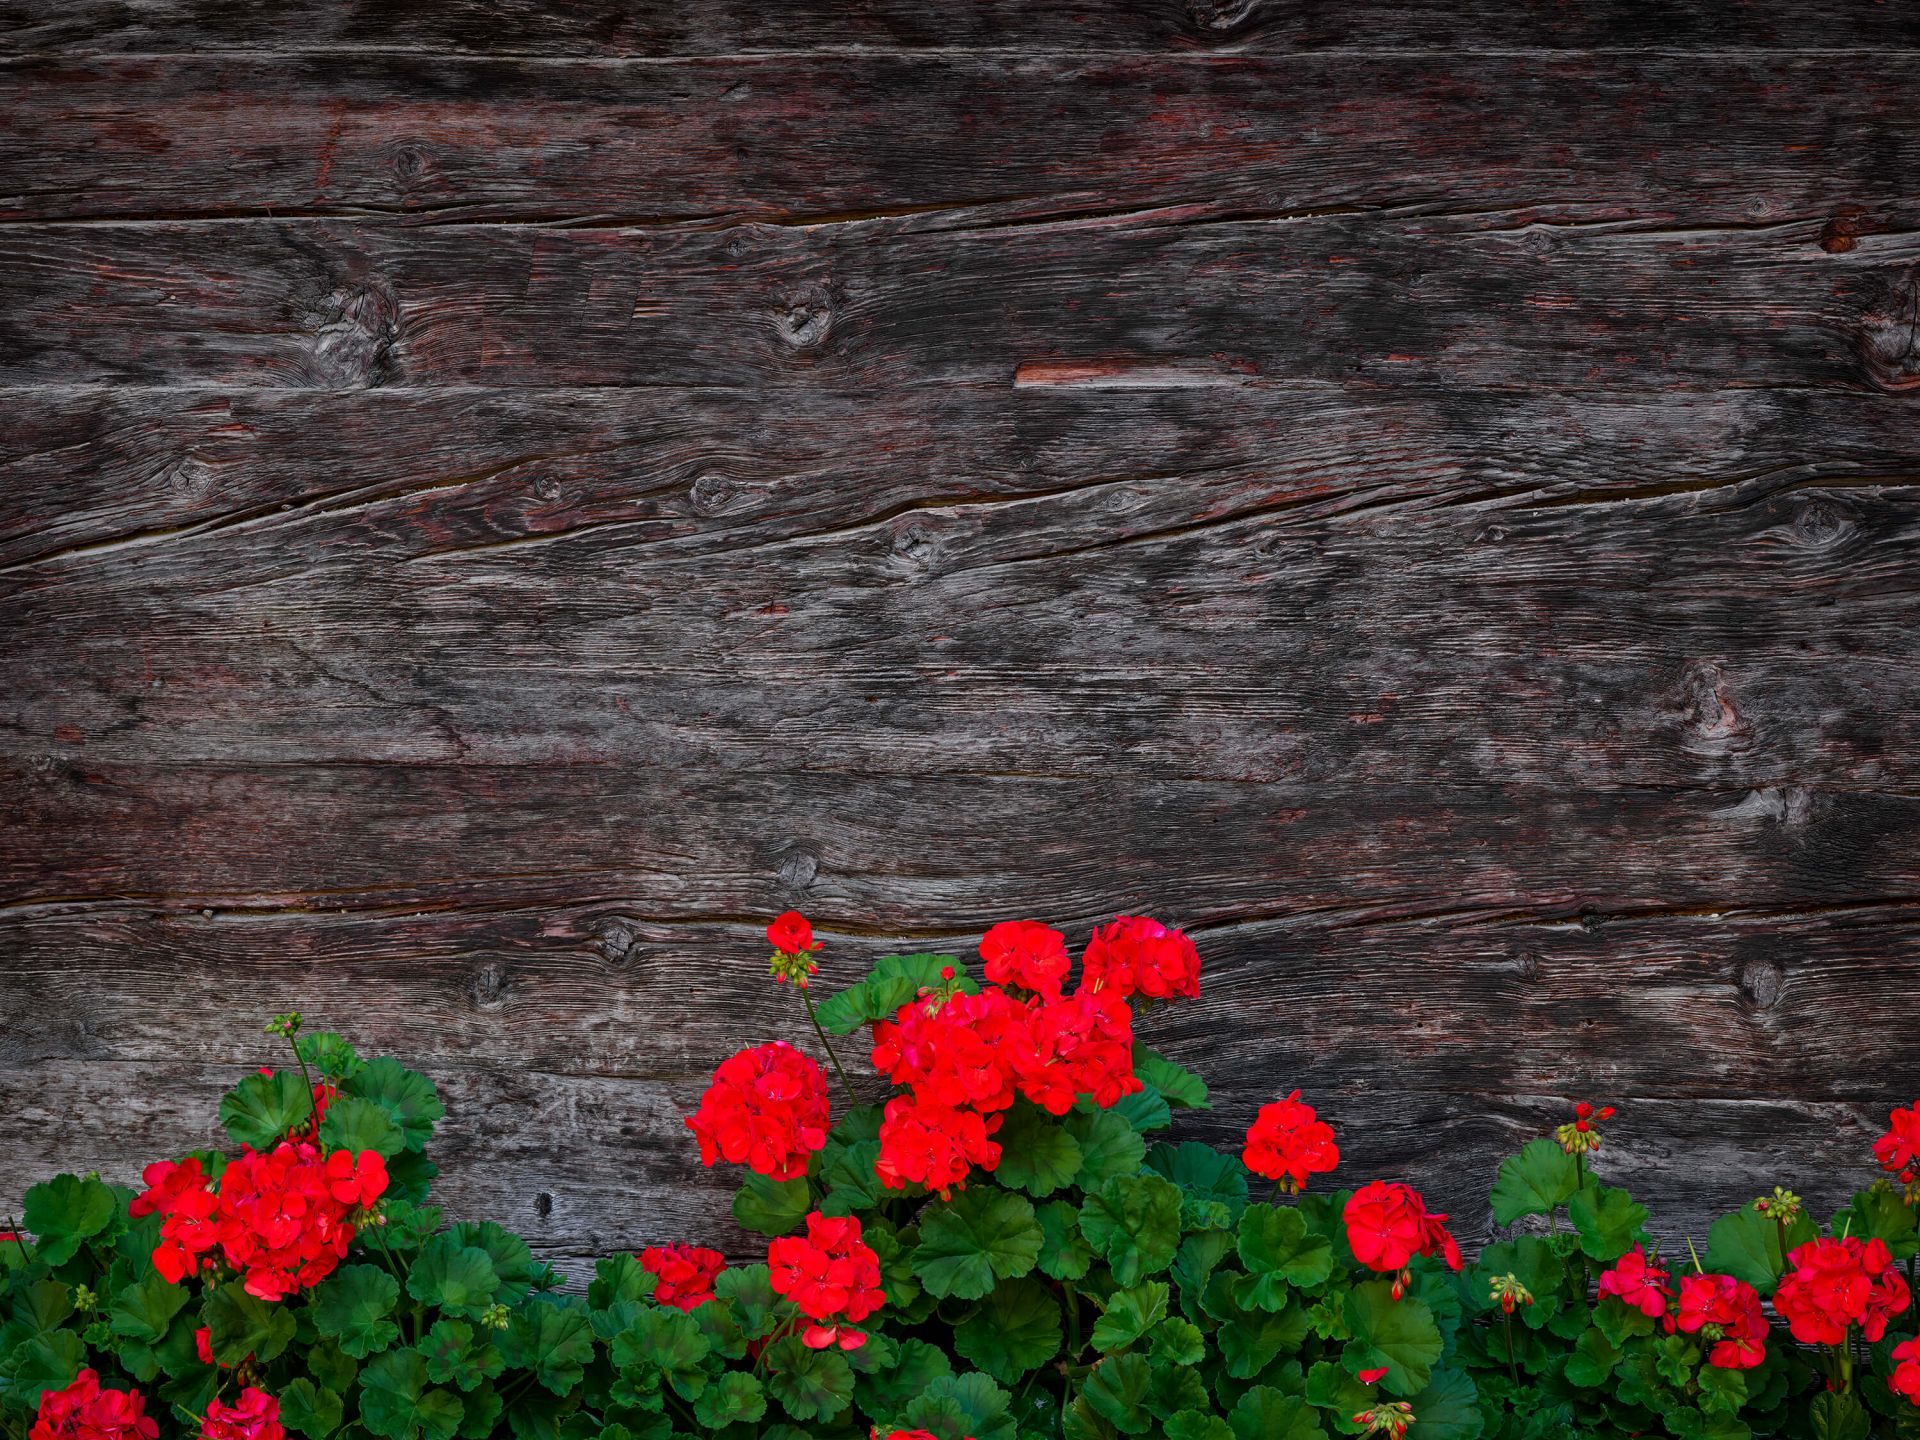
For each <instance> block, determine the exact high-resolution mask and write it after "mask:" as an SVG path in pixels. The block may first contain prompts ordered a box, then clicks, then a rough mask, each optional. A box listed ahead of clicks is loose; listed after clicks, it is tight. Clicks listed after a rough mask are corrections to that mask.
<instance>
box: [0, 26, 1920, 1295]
mask: <svg viewBox="0 0 1920 1440" xmlns="http://www.w3.org/2000/svg"><path fill="white" fill-rule="evenodd" d="M0 51H4V52H6V53H7V54H8V55H10V56H11V57H12V58H9V59H5V60H0V106H4V111H3V112H0V113H4V114H5V115H6V121H5V123H4V124H0V262H3V263H0V635H3V636H4V641H3V642H0V1210H3V1209H4V1208H5V1207H6V1206H8V1205H12V1204H15V1203H17V1200H18V1197H19V1194H20V1192H21V1191H22V1190H24V1189H25V1188H26V1186H27V1185H28V1184H30V1183H32V1181H33V1180H34V1179H35V1178H37V1177H38V1176H39V1175H40V1174H42V1173H44V1172H45V1171H46V1170H47V1169H49V1168H53V1167H58V1166H66V1167H70V1168H98V1169H100V1170H101V1171H102V1172H103V1173H106V1174H109V1175H111V1176H113V1177H115V1178H122V1179H124V1178H129V1177H131V1176H132V1175H133V1174H134V1173H135V1172H136V1171H137V1169H138V1167H139V1165H140V1164H141V1163H143V1162H144V1161H145V1160H147V1159H150V1158H153V1157H154V1156H156V1155H160V1154H163V1153H166V1152H169V1151H173V1150H177V1149H180V1148H182V1147H185V1146H188V1145H192V1144H199V1143H204V1142H206V1141H207V1140H208V1139H210V1138H211V1135H212V1122H213V1113H214V1106H215V1104H216V1101H217V1097H218V1095H219V1093H220V1091H221V1090H222V1089H223V1088H224V1087H225V1085H227V1084H229V1083H231V1080H232V1079H233V1078H234V1076H236V1075H237V1074H241V1073H244V1072H245V1071H246V1070H247V1069H249V1068H251V1067H252V1066H254V1065H256V1064H258V1063H260V1062H261V1061H262V1060H263V1059H271V1056H270V1054H269V1053H268V1047H267V1046H266V1043H265V1040H264V1037H260V1038H256V1034H255V1032H256V1027H257V1026H258V1025H259V1024H260V1023H261V1021H262V1019H263V1018H264V1017H265V1016H266V1015H267V1014H269V1013H271V1012H273V1011H275V1010H279V1009H283V1008H287V1007H289V1006H297V1007H299V1008H300V1009H302V1010H303V1011H305V1012H307V1013H308V1014H309V1015H310V1016H311V1017H313V1019H314V1020H315V1022H316V1023H319V1024H328V1025H333V1026H337V1027H338V1028H341V1029H344V1030H347V1031H348V1032H350V1033H352V1034H353V1035H354V1037H355V1038H356V1040H358V1041H359V1042H360V1043H361V1044H362V1045H363V1047H364V1048H366V1049H368V1050H372V1051H384V1052H390V1053H395V1054H398V1055H401V1056H403V1057H405V1058H407V1059H408V1060H409V1061H410V1062H413V1063H417V1064H418V1065H419V1066H421V1068H423V1069H425V1070H427V1071H428V1072H429V1073H431V1074H432V1075H433V1076H434V1077H435V1079H436V1080H437V1081H438V1082H439V1083H440V1085H441V1086H442V1089H443V1092H444V1093H445V1095H446V1098H447V1100H448V1103H449V1107H450V1110H451V1116H450V1119H449V1121H448V1122H447V1125H446V1128H445V1136H444V1138H445V1144H444V1146H443V1147H442V1148H441V1152H440V1158H441V1160H442V1162H443V1164H444V1166H445V1170H446V1174H445V1197H446V1200H447V1202H448V1204H449V1205H450V1207H451V1208H452V1209H453V1211H454V1212H455V1213H457V1214H460V1215H464V1216H482V1215H492V1216H497V1217H498V1218H500V1219H502V1220H504V1221H506V1222H507V1223H509V1224H510V1225H512V1226H514V1228H516V1229H519V1230H522V1231H524V1232H525V1233H526V1234H527V1235H528V1236H529V1238H530V1239H531V1240H532V1241H533V1242H534V1243H535V1245H536V1246H537V1247H538V1249H539V1250H540V1252H541V1253H542V1254H543V1255H546V1256H549V1257H552V1258H554V1259H555V1260H556V1261H557V1262H559V1263H561V1264H562V1265H563V1267H571V1268H572V1269H573V1270H574V1271H575V1272H576V1274H577V1273H580V1272H581V1271H582V1270H583V1268H584V1259H583V1257H588V1256H591V1255H593V1254H595V1253H603V1252H606V1251H610V1250H615V1249H619V1248H623V1247H628V1246H633V1245H637V1244H641V1243H646V1242H649V1241H655V1240H666V1239H678V1238H684V1239H696V1240H709V1241H712V1242H714V1243H718V1244H722V1245H724V1246H726V1247H727V1248H729V1249H730V1250H732V1251H733V1252H735V1253H746V1251H747V1250H748V1249H749V1248H750V1242H749V1241H748V1240H747V1239H746V1237H743V1236H741V1235H740V1234H738V1233H737V1232H735V1231H734V1230H732V1229H731V1227H730V1222H728V1220H727V1219H726V1214H725V1204H724V1202H725V1195H726V1183H725V1177H723V1176H719V1175H714V1174H710V1173H708V1172H706V1171H703V1170H702V1169H701V1168H700V1167H699V1165H698V1163H697V1157H696V1153H695V1151H694V1149H693V1147H692V1146H691V1145H690V1143H689V1141H688V1137H687V1135H686V1133H685V1130H684V1127H683V1126H682V1125H681V1121H680V1117H681V1116H682V1115H683V1114H685V1113H686V1112H687V1111H688V1110H689V1109H690V1108H691V1107H692V1106H693V1104H694V1103H695V1102H696V1100H697V1096H698V1094H699V1091H700V1089H701V1087H702V1085H703V1083H704V1079H705V1077H706V1075H707V1074H708V1072H709V1071H710V1069H711V1067H712V1066H713V1064H714V1063H715V1062H716V1061H717V1060H718V1059H720V1058H721V1057H722V1056H723V1055H724V1054H726V1053H727V1052H729V1051H730V1050H731V1049H733V1048H735V1047H736V1046H737V1045H739V1044H742V1043H746V1042H750V1041H756V1040H761V1039H766V1038H771V1037H773V1036H776V1035H778V1036H784V1037H785V1038H789V1039H793V1040H796V1041H798V1040H800V1038H801V1035H802V1031H803V1029H804V1025H803V1023H801V1022H800V1017H799V1016H798V1015H796V1014H794V1013H793V1012H791V1010H788V1009H783V1008H782V1007H781V1003H780V1002H781V1000H782V998H783V997H782V995H781V994H780V993H779V992H776V991H774V990H773V989H772V988H771V987H770V986H769V985H768V984H767V983H766V981H765V977H764V973H763V965H764V961H763V956H762V952H763V946H762V942H761V940H760V938H759V927H760V926H761V925H763V924H764V922H765V919H766V917H767V916H769V915H770V914H772V913H774V912H777V911H779V910H781V909H785V908H788V907H789V906H794V907H798V908H801V909H803V910H805V911H807V913H809V914H810V915H812V916H813V917H814V918H815V920H816V922H817V923H818V924H819V926H820V927H821V930H822V932H823V933H824V934H825V935H826V936H827V938H828V939H829V942H830V944H831V947H832V948H831V950H830V952H829V953H830V955H831V956H832V961H833V964H834V966H835V967H836V968H837V969H838V971H839V973H841V974H850V973H852V972H853V971H854V970H855V969H857V967H858V966H859V965H860V964H861V963H863V962H864V961H865V960H867V959H870V958H871V957H873V956H875V955H878V954H881V953H885V952H886V951H888V950H892V949H898V948H902V947H912V948H924V947H944V948H950V949H953V950H956V951H958V952H961V953H965V952H967V951H968V950H970V948H971V947H972V945H973V944H974V943H975V942H976V940H977V936H978V934H979V932H980V931H981V930H982V929H983V928H984V927H986V926H987V925H989V924H991V923H992V922H993V921H996V920H999V919H1003V918H1007V917H1010V916H1018V915H1037V916H1043V917H1046V918H1048V919H1049V920H1051V921H1053V922H1054V923H1058V924H1060V925H1062V926H1063V927H1064V928H1066V929H1068V930H1069V932H1070V933H1072V934H1073V935H1074V936H1075V937H1076V939H1077V938H1078V937H1080V936H1081V935H1084V933H1085V931H1086V929H1087V928H1088V927H1089V926H1090V925H1091V924H1092V923H1094V922H1095V921H1096V920H1098V919H1100V918H1102V917H1104V916H1107V915H1110V914H1113V913H1115V912H1132V913H1140V912H1145V913H1156V914H1161V915H1163V916H1164V917H1165V918H1167V919H1169V920H1173V921H1176V922H1180V923H1184V924H1187V925H1189V926H1191V927H1192V929H1193V933H1194V934H1195V936H1196V938H1197V940H1198V941H1199V944H1200V946H1201V950H1202V953H1203V955H1204V957H1205V959H1206V964H1207V978H1206V984H1205V994H1204V998H1203V999H1202V1000H1201V1001H1200V1002H1198V1003H1197V1004H1195V1005H1193V1006H1191V1007H1187V1008H1183V1009H1177V1010H1174V1011H1172V1012H1171V1013H1168V1014H1164V1015H1160V1016H1156V1017H1155V1018H1154V1022H1153V1034H1154V1038H1155V1040H1156V1043H1161V1044H1163V1045H1164V1046H1165V1048H1166V1049H1167V1050H1168V1051H1169V1052H1170V1053H1173V1054H1175V1055H1177V1056H1179V1057H1180V1058H1182V1059H1183V1060H1186V1061H1187V1062H1188V1063H1190V1064H1193V1065H1195V1066H1196V1067H1198V1068H1199V1069H1201V1070H1202V1071H1203V1072H1204V1073H1205V1074H1206V1075H1207V1078H1208V1079H1209V1080H1210V1081H1213V1082H1214V1083H1215V1088H1216V1099H1217V1101H1218V1109H1217V1110H1216V1111H1214V1112H1212V1113H1210V1114H1209V1115H1206V1116H1203V1117H1198V1118H1197V1119H1195V1120H1194V1121H1192V1122H1190V1129H1189V1132H1188V1133H1191V1134H1193V1135H1195V1136H1198V1137H1201V1138H1208V1139H1214V1140H1220V1141H1230V1140H1232V1139H1233V1138H1234V1137H1235V1136H1236V1135H1237V1133H1238V1132H1239V1130H1240V1128H1241V1127H1243V1126H1244V1124H1245V1123H1246V1120H1247V1118H1248V1117H1249V1116H1250V1115H1251V1114H1252V1112H1253V1110H1254V1109H1255V1108H1256V1107H1257V1106H1258V1105H1259V1104H1260V1103H1262V1102H1263V1101H1265V1100H1267V1099H1270V1098H1271V1097H1272V1096H1273V1095H1274V1094H1275V1093H1282V1092H1284V1090H1286V1089H1288V1088H1291V1087H1292V1086H1293V1085H1295V1084H1299V1085H1301V1086H1303V1087H1305V1088H1306V1089H1307V1090H1308V1091H1309V1092H1310V1093H1311V1094H1312V1095H1313V1097H1314V1099H1315V1101H1316V1103H1318V1104H1320V1105H1321V1106H1322V1108H1323V1110H1324V1111H1325V1112H1326V1113H1328V1114H1329V1115H1330V1116H1331V1117H1332V1118H1333V1119H1334V1120H1335V1123H1336V1124H1338V1125H1339V1126H1340V1127H1341V1132H1342V1148H1343V1151H1344V1152H1345V1153H1346V1154H1347V1156H1348V1157H1349V1160H1348V1166H1347V1167H1346V1170H1345V1171H1344V1172H1343V1178H1344V1179H1348V1180H1353V1181H1358V1180H1360V1179H1364V1178H1368V1177H1370V1176H1373V1175H1398V1176H1404V1177H1406V1178H1410V1179H1412V1180H1414V1181H1415V1182H1416V1183H1419V1184H1421V1185H1422V1186H1423V1187H1425V1188H1426V1189H1427V1191H1428V1193H1429V1195H1430V1196H1431V1197H1432V1198H1433V1199H1434V1202H1435V1203H1436V1204H1437V1205H1439V1206H1441V1208H1449V1209H1452V1210H1453V1211H1454V1212H1455V1213H1456V1214H1457V1215H1459V1216H1461V1217H1462V1221H1463V1226H1464V1228H1465V1230H1466V1231H1467V1232H1469V1233H1477V1234H1485V1233H1486V1227H1487V1217H1486V1211H1485V1191H1486V1186H1487V1183H1488V1181H1489V1179H1490V1177H1491V1174H1492V1170H1493V1166H1494V1164H1495V1162H1496V1159H1497V1157H1498V1155H1499V1153H1500V1152H1501V1151H1502V1150H1504V1149H1506V1148H1509V1147H1511V1146H1512V1145H1513V1144H1515V1143H1516V1142H1518V1141H1520V1140H1523V1139H1525V1138H1526V1137H1527V1136H1528V1135H1530V1134H1533V1133H1537V1132H1538V1131H1539V1130H1540V1129H1541V1128H1543V1127H1544V1126H1545V1125H1547V1124H1549V1123H1551V1122H1552V1121H1553V1120H1554V1119H1556V1118H1557V1117H1558V1116H1559V1115H1560V1114H1561V1113H1562V1112H1563V1111H1564V1109H1565V1108H1566V1106H1567V1105H1568V1104H1569V1103H1570V1102H1571V1101H1572V1100H1575V1099H1581V1098H1590V1099H1593V1100H1595V1101H1604V1102H1610V1103H1616V1104H1620V1105H1621V1106H1622V1110H1623V1114H1622V1117H1621V1121H1620V1122H1617V1123H1616V1126H1615V1127H1614V1131H1613V1132H1612V1135H1611V1136H1610V1140H1609V1145H1608V1149H1607V1151H1606V1152H1604V1154H1603V1157H1602V1159H1603V1164H1604V1167H1606V1168H1608V1169H1609V1173H1610V1174H1611V1175H1612V1176H1614V1177H1616V1178H1619V1179H1621V1180H1624V1181H1626V1182H1628V1183H1631V1184H1632V1185H1633V1186H1634V1187H1635V1188H1636V1190H1638V1191H1640V1192H1641V1193H1642V1195H1643V1197H1644V1198H1646V1199H1648V1200H1649V1201H1651V1202H1652V1203H1653V1204H1654V1205H1655V1207H1656V1218H1655V1228H1656V1230H1657V1232H1658V1233H1659V1234H1661V1235H1662V1236H1664V1237H1668V1238H1669V1239H1672V1240H1674V1241H1675V1242H1676V1243H1677V1241H1678V1239H1679V1237H1681V1236H1683V1235H1686V1234H1689V1233H1691V1234H1693V1235H1695V1236H1696V1237H1697V1236H1700V1235H1702V1234H1703V1233H1704V1229H1705V1225H1706V1223H1707V1221H1708V1219H1709V1218H1710V1216H1711V1214H1712V1212H1714V1211H1715V1210H1716V1209H1720V1208H1725V1207H1728V1206H1731V1205H1733V1204H1736V1203H1738V1202H1739V1201H1741V1200H1743V1199H1745V1198H1747V1197H1749V1196H1750V1195H1752V1194H1755V1193H1759V1192H1760V1191H1762V1190H1765V1189H1767V1188H1769V1187H1770V1186H1772V1185H1773V1184H1775V1183H1780V1184H1787V1185H1791V1186H1792V1187H1793V1188H1795V1189H1798V1190H1800V1191H1802V1192H1803V1193H1808V1194H1810V1196H1811V1197H1812V1198H1813V1199H1814V1200H1815V1201H1816V1202H1817V1203H1818V1204H1820V1205H1823V1206H1824V1205H1825V1204H1827V1203H1828V1202H1830V1201H1832V1200H1834V1199H1836V1198H1837V1197H1838V1195H1839V1194H1840V1193H1841V1192H1842V1191H1844V1190H1846V1189H1849V1188H1851V1187H1852V1186H1853V1185H1854V1184H1856V1183H1858V1182H1859V1181H1861V1180H1863V1179H1865V1178H1866V1177H1867V1175H1868V1173H1869V1160H1868V1150H1869V1145H1870V1142H1871V1139H1872V1137H1873V1135H1874V1133H1876V1131H1877V1128H1878V1126H1879V1124H1880V1123H1881V1120H1882V1117H1883V1116H1884V1113H1885V1110H1886V1109H1887V1108H1888V1106H1889V1105H1891V1104H1893V1103H1895V1102H1905V1101H1908V1100H1910V1099H1911V1098H1912V1096H1913V1093H1914V1092H1915V1091H1916V1090H1920V1040H1916V1039H1915V1038H1914V1032H1913V1029H1912V1027H1911V1026H1909V1025H1903V1024H1900V1023H1897V1021H1896V1011H1897V1010H1898V1007H1899V1005H1900V1004H1901V1003H1902V1000H1903V997H1906V996H1909V995H1910V994H1911V993H1912V992H1913V991H1914V988H1915V985H1916V981H1920V861H1917V860H1916V859H1915V856H1916V855H1917V854H1920V845H1917V844H1916V841H1920V773H1917V772H1916V765H1915V761H1914V758H1913V757H1914V756H1915V755H1916V754H1920V744H1917V743H1916V742H1920V639H1917V638H1916V637H1917V636H1920V625H1916V623H1915V621H1916V617H1920V568H1916V566H1915V564H1914V556H1915V554H1916V553H1917V547H1920V223H1917V222H1920V128H1917V127H1916V126H1915V125H1914V124H1913V122H1912V120H1911V118H1910V111H1911V99H1912V96H1913V94H1914V93H1915V90H1916V82H1920V28H1916V23H1915V17H1914V15H1913V13H1912V11H1911V9H1910V8H1909V7H1903V6H1898V5H1852V4H1848V5H1838V4H1826V3H1816V4H1810V5H1809V4H1793V5H1788V4H1785V3H1779V0H1753V3H1745V4H1728V5H1708V6H1701V7H1689V8H1687V9H1685V10H1684V11H1683V10H1681V9H1680V8H1678V7H1666V8H1664V9H1661V10H1659V11H1658V12H1656V11H1655V10H1654V9H1652V8H1650V7H1644V6H1636V5H1626V4H1599V5H1591V6H1579V7H1574V6H1567V5H1561V4H1557V3H1551V4H1550V3H1545V0H1522V3H1519V4H1517V5H1506V6H1501V7H1497V9H1496V8H1495V7H1490V6H1487V5H1483V4H1480V3H1478V0H1471V3H1470V0H1461V3H1459V4H1454V5H1448V6H1414V5H1407V4H1401V3H1394V0H1364V3H1356V4H1351V5H1346V4H1342V5H1334V4H1320V3H1309V4H1304V5H1281V4H1278V3H1267V0H1232V3H1226V0H1122V3H1116V4H1113V5H1102V6H1085V5H1073V4H1068V5H1041V4H1037V3H1029V0H985V3H982V4H979V5H969V6H965V7H958V8H956V7H946V8H944V9H940V8H935V9H929V8H928V7H925V6H921V5H905V4H899V3H894V0H847V3H842V4H835V5H831V6H829V5H824V4H816V3H813V0H796V3H793V4H782V5H776V6H766V5H746V4H739V3H735V0H697V3H691V4H688V5H684V6H675V7H666V6H658V5H640V6H633V5H621V6H608V5H606V4H605V3H602V0H586V3H582V4H579V5H570V6H554V5H542V4H538V3H533V0H501V3H498V4H488V5H485V6H480V5H475V4H468V3H464V0H457V3H441V4H435V5H424V4H416V3H412V0H404V3H382V4H380V5H372V4H366V3H355V0H298V3H295V4H290V5H286V6H275V7H260V6H243V5H238V4H235V3H232V0H156V3H153V4H141V5H138V6H132V5H122V4H119V3H117V0H76V3H74V4H71V5H66V6H60V7H55V6H52V5H48V4H43V3H41V0H0ZM862 1068H864V1067H862ZM869 1083H870V1082H869Z"/></svg>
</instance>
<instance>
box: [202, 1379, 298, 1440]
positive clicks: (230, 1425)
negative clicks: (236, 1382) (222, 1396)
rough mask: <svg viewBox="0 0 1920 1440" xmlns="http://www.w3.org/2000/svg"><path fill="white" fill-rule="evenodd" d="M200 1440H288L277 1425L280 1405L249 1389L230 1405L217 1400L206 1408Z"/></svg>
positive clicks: (269, 1397)
mask: <svg viewBox="0 0 1920 1440" xmlns="http://www.w3.org/2000/svg"><path fill="white" fill-rule="evenodd" d="M200 1440H287V1430H286V1427H285V1426H284V1425H282V1424H281V1423H280V1402H279V1401H278V1400H276V1399H274V1398H273V1396H271V1395H269V1394H267V1392H266V1391H264V1390H259V1389H256V1388H255V1387H253V1386H252V1385H249V1386H247V1388H246V1389H244V1390H242V1391H241V1392H240V1399H239V1401H238V1402H237V1403H235V1404H232V1405H222V1404H221V1403H220V1401H219V1400H218V1399H215V1400H213V1401H212V1402H210V1403H209V1404H208V1406H207V1418H206V1419H205V1420H203V1421H201V1422H200Z"/></svg>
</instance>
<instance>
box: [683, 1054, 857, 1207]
mask: <svg viewBox="0 0 1920 1440" xmlns="http://www.w3.org/2000/svg"><path fill="white" fill-rule="evenodd" d="M828 1121H829V1112H828V1105H827V1080H826V1077H825V1076H824V1075H822V1074H821V1073H820V1067H819V1066H818V1065H816V1064H814V1062H813V1061H812V1060H811V1059H809V1058H808V1057H807V1056H805V1055H803V1054H801V1053H800V1052H799V1051H798V1050H796V1049H794V1048H793V1046H791V1045H789V1044H787V1043H786V1042H785V1041H782V1040H775V1041H774V1042H773V1043H771V1044H768V1045H757V1046H754V1047H753V1048H751V1049H747V1050H742V1051H740V1052H738V1053H737V1054H734V1055H730V1056H728V1057H727V1058H726V1059H725V1060H723V1061H721V1062H720V1068H719V1069H717V1070H715V1071H714V1072H713V1083H712V1084H711V1085H709V1086H708V1087H707V1092H706V1094H704V1095H702V1096H701V1097H700V1108H699V1110H698V1111H697V1112H695V1113H694V1114H692V1115H689V1116H688V1117H687V1128H688V1129H689V1130H691V1131H693V1133H694V1135H695V1136H696V1137H697V1138H698V1139H699V1141H700V1159H701V1161H702V1162H703V1163H705V1164H707V1165H713V1164H715V1163H716V1162H717V1161H720V1160H722V1159H724V1160H726V1161H727V1162H728V1163H729V1164H733V1165H741V1164H744V1165H746V1166H747V1167H748V1168H749V1169H752V1170H754V1171H756V1172H758V1173H759V1174H762V1175H765V1176H768V1177H769V1178H771V1179H774V1180H793V1179H797V1178H798V1177H799V1176H801V1175H804V1174H806V1172H807V1157H808V1156H810V1155H812V1154H813V1152H814V1151H816V1150H818V1149H820V1148H821V1147H822V1146H824V1145H825V1144H826V1143H827V1126H828Z"/></svg>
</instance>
